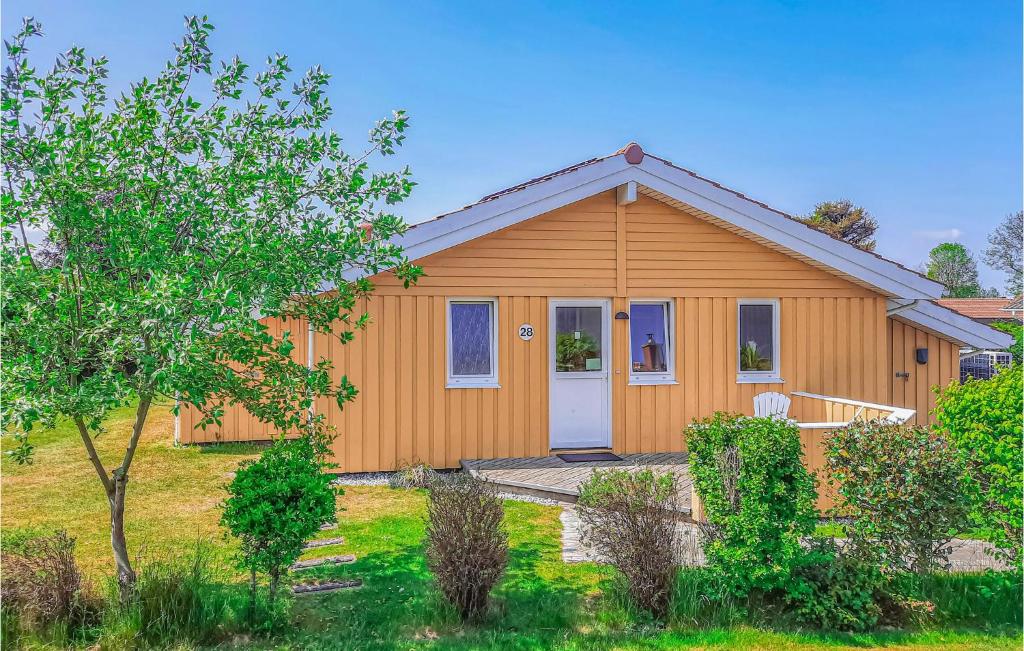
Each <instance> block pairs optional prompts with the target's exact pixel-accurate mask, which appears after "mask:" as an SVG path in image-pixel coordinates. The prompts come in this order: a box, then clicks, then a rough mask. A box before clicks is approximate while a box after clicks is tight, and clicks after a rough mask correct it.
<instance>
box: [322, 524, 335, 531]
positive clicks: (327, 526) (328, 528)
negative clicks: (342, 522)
mask: <svg viewBox="0 0 1024 651" xmlns="http://www.w3.org/2000/svg"><path fill="white" fill-rule="evenodd" d="M337 528H338V523H337V522H328V523H327V524H322V525H320V531H331V530H332V529H337Z"/></svg>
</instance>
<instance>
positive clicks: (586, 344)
mask: <svg viewBox="0 0 1024 651" xmlns="http://www.w3.org/2000/svg"><path fill="white" fill-rule="evenodd" d="M578 335H579V336H578V337H577V333H575V332H563V333H560V334H558V335H557V336H556V337H555V369H557V370H559V371H585V370H587V359H588V358H590V357H596V356H597V340H596V339H594V338H593V337H592V336H590V335H588V334H587V333H585V332H580V333H578Z"/></svg>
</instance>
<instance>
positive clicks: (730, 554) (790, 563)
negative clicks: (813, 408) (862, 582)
mask: <svg viewBox="0 0 1024 651" xmlns="http://www.w3.org/2000/svg"><path fill="white" fill-rule="evenodd" d="M686 441H687V444H688V446H689V448H690V473H691V474H692V475H693V482H694V486H695V487H696V489H697V494H698V495H699V496H700V498H701V501H702V502H703V505H704V515H705V518H706V519H707V523H706V525H705V526H704V533H705V538H706V545H705V550H704V551H705V554H706V555H707V559H708V564H709V565H710V566H711V567H712V568H713V569H715V570H716V571H717V572H719V573H721V574H722V575H723V576H725V577H726V579H727V582H728V584H729V587H730V589H731V590H732V591H733V592H734V593H736V594H740V595H743V594H747V593H748V592H750V591H751V590H759V591H762V592H770V591H773V590H778V589H790V588H791V587H792V586H791V578H792V576H793V571H794V570H795V568H797V567H799V566H800V565H801V564H802V563H803V562H804V559H805V556H806V554H805V552H804V550H803V548H802V547H801V544H800V541H801V538H802V537H804V536H809V535H811V533H812V532H813V531H814V526H815V523H816V522H817V515H816V513H815V510H814V501H815V497H816V492H815V480H814V477H813V476H812V475H811V474H810V473H809V472H808V471H807V468H805V467H804V463H803V449H802V447H801V444H800V432H799V430H798V429H797V427H796V425H795V424H793V423H792V422H790V421H787V420H782V419H778V418H747V417H743V416H735V415H730V414H725V413H722V412H718V413H716V414H715V415H714V416H712V417H711V418H707V419H704V420H701V421H697V422H694V423H693V424H691V425H690V426H689V427H687V429H686Z"/></svg>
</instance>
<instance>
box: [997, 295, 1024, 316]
mask: <svg viewBox="0 0 1024 651" xmlns="http://www.w3.org/2000/svg"><path fill="white" fill-rule="evenodd" d="M1002 311H1004V312H1024V297H1021V296H1018V297H1017V298H1015V299H1014V300H1012V301H1010V302H1009V303H1007V304H1006V305H1004V306H1003V307H1002Z"/></svg>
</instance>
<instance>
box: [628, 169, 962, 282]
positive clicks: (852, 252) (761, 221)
mask: <svg viewBox="0 0 1024 651" xmlns="http://www.w3.org/2000/svg"><path fill="white" fill-rule="evenodd" d="M637 167H639V168H640V172H641V174H640V176H639V177H638V178H637V181H638V182H639V183H641V184H642V185H646V186H647V187H649V188H651V189H652V190H656V191H658V192H661V193H662V194H665V195H668V196H670V197H672V198H673V199H677V200H678V201H682V202H683V203H686V204H689V205H691V206H693V207H694V208H697V209H698V210H703V211H704V212H706V213H709V214H711V215H714V216H715V217H718V218H720V219H723V220H725V221H727V222H729V223H731V224H734V225H735V226H738V227H739V228H742V229H743V230H745V231H748V232H750V233H753V234H755V235H759V236H761V237H763V238H765V239H766V240H769V241H771V242H775V243H776V244H778V245H780V246H783V247H785V248H787V249H789V250H791V251H794V252H796V253H799V254H801V255H805V256H807V257H808V258H811V259H812V260H816V261H818V262H820V263H822V264H824V265H827V266H829V267H832V268H833V269H835V270H837V271H841V272H843V273H845V274H848V275H850V276H853V277H854V278H858V279H860V280H862V281H864V282H866V283H868V284H869V285H871V286H873V287H877V288H878V289H880V290H882V291H883V292H886V293H888V294H890V295H892V296H897V297H899V298H938V297H940V296H941V295H942V289H943V287H942V285H941V284H939V283H936V282H935V281H933V280H929V279H927V278H923V277H922V276H920V275H919V274H916V273H914V272H912V271H909V270H907V269H903V268H901V267H900V266H899V265H897V264H895V263H893V262H890V261H888V260H885V259H883V258H879V257H878V256H875V255H873V254H871V253H867V252H866V251H861V250H860V249H858V248H857V247H855V246H851V245H847V244H843V243H841V242H837V241H836V240H835V239H834V238H832V237H829V236H828V235H825V234H824V233H821V232H819V231H817V230H815V229H813V228H811V227H809V226H806V225H804V224H801V223H798V222H796V221H794V220H792V219H789V218H787V217H784V216H782V215H780V214H778V213H776V212H773V211H771V210H768V209H767V208H763V207H762V206H759V205H757V204H756V203H754V202H753V201H750V200H748V199H744V198H742V197H739V196H737V195H736V194H734V193H732V192H730V191H728V190H725V189H722V188H719V187H717V186H715V185H714V184H713V183H710V182H708V181H705V180H703V179H699V178H696V177H694V176H692V175H690V174H688V173H686V172H684V171H682V170H680V169H678V168H676V167H673V166H671V165H669V164H667V163H665V162H663V161H660V160H658V159H655V158H652V157H651V156H646V157H644V160H643V162H641V163H640V165H638V166H637Z"/></svg>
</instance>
